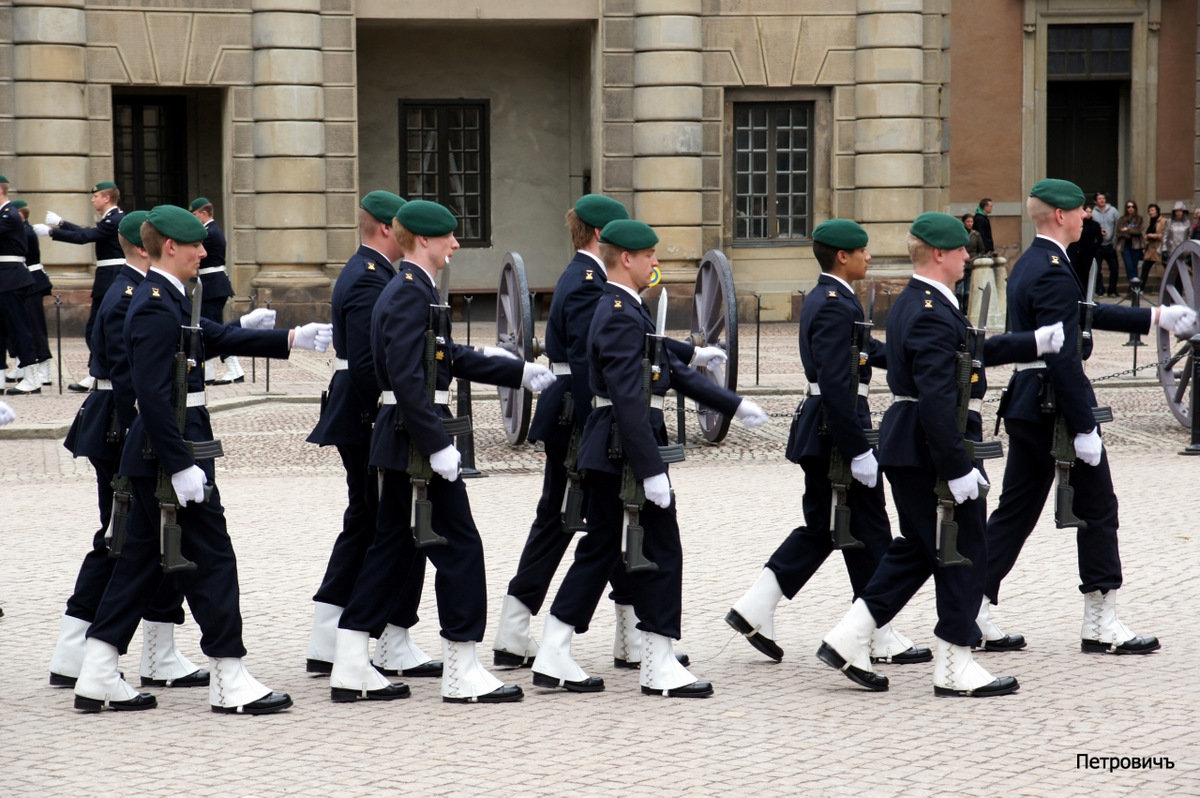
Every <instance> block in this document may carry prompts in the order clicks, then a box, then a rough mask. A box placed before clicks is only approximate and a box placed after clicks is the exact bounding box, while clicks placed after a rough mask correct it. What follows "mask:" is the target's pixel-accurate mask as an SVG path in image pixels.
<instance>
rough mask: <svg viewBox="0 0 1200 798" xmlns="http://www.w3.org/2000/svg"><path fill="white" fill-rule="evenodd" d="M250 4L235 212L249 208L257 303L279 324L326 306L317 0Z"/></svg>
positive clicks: (320, 312)
mask: <svg viewBox="0 0 1200 798" xmlns="http://www.w3.org/2000/svg"><path fill="white" fill-rule="evenodd" d="M251 8H252V10H253V16H252V22H251V42H252V45H253V47H254V88H253V95H252V117H253V120H254V121H253V152H254V194H252V195H249V196H247V197H246V198H245V199H251V198H252V200H251V201H252V205H253V207H252V208H251V209H248V210H247V209H245V208H239V209H238V212H239V215H243V214H246V213H247V212H248V213H251V214H252V222H251V226H252V227H253V229H254V234H253V242H254V260H255V262H256V263H257V264H258V266H259V272H258V274H257V275H256V276H255V277H254V279H253V281H252V285H253V287H254V290H255V292H256V293H257V294H258V298H259V304H263V303H264V302H265V301H268V300H269V301H271V302H272V303H273V305H274V306H275V307H277V308H278V309H279V326H285V325H291V324H295V323H298V322H303V321H311V320H313V319H316V318H324V317H325V316H327V315H328V307H327V303H328V301H329V290H330V281H329V278H328V276H327V275H326V273H325V270H324V267H325V262H326V260H327V247H326V241H327V237H326V204H325V189H326V182H325V161H324V156H325V151H326V148H325V125H324V122H323V119H324V116H325V99H324V89H323V88H322V84H323V82H324V76H325V71H324V66H323V58H322V53H321V45H322V29H321V0H252V3H251ZM243 201H245V200H243ZM242 221H245V218H244V216H243V219H242Z"/></svg>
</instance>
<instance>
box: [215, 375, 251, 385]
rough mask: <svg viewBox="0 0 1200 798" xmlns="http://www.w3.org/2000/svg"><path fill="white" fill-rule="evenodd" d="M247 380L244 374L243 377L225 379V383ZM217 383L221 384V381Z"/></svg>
mask: <svg viewBox="0 0 1200 798" xmlns="http://www.w3.org/2000/svg"><path fill="white" fill-rule="evenodd" d="M245 381H246V376H245V375H244V374H243V375H242V376H241V377H234V378H233V379H232V380H225V383H226V384H228V383H231V382H245ZM217 384H218V385H220V384H221V383H217Z"/></svg>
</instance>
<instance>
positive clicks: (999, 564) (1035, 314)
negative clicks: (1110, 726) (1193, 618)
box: [980, 179, 1196, 654]
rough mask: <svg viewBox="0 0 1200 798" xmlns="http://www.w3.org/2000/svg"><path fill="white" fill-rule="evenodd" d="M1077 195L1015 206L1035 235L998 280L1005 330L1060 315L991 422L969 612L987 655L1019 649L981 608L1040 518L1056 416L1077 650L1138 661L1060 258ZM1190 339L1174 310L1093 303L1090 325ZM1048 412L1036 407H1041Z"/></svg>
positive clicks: (1054, 184)
mask: <svg viewBox="0 0 1200 798" xmlns="http://www.w3.org/2000/svg"><path fill="white" fill-rule="evenodd" d="M1082 205H1083V192H1082V191H1081V190H1080V189H1079V187H1078V186H1076V185H1075V184H1074V183H1071V182H1070V181H1067V180H1056V179H1046V180H1041V181H1039V182H1038V183H1036V184H1034V186H1033V189H1032V191H1031V192H1030V195H1029V199H1028V200H1026V209H1027V210H1028V212H1029V217H1030V220H1031V221H1032V222H1033V226H1034V229H1036V230H1037V237H1036V238H1034V240H1033V242H1032V243H1031V244H1030V245H1029V248H1028V249H1026V250H1025V252H1024V253H1023V254H1022V255H1021V257H1020V258H1019V259H1018V260H1017V262H1016V264H1015V265H1014V266H1013V271H1012V275H1011V276H1010V277H1009V279H1008V320H1009V324H1010V326H1011V328H1012V330H1013V331H1014V332H1020V331H1022V330H1030V329H1033V328H1035V327H1036V326H1038V325H1041V324H1046V323H1047V321H1048V320H1050V319H1056V320H1062V321H1063V323H1064V326H1065V329H1066V343H1065V344H1064V345H1063V348H1062V351H1061V352H1059V353H1058V354H1057V355H1049V356H1046V357H1042V358H1039V359H1036V360H1032V361H1029V362H1026V363H1020V364H1018V365H1017V370H1016V371H1015V372H1014V373H1013V375H1012V379H1011V380H1010V381H1009V384H1008V389H1007V391H1006V396H1005V401H1004V402H1003V403H1002V405H1001V408H1000V411H999V415H1000V417H1001V418H1003V419H1004V426H1005V429H1006V430H1007V432H1008V441H1009V444H1008V462H1007V463H1006V465H1005V470H1004V486H1003V489H1002V492H1001V494H1000V501H999V504H998V505H997V507H996V509H995V511H994V512H993V513H992V515H991V517H990V518H989V519H988V525H987V547H988V557H989V560H988V569H987V584H986V587H985V597H984V601H983V604H982V605H981V610H980V626H981V628H982V629H983V633H984V645H985V647H986V648H988V649H991V650H1002V651H1003V650H1012V649H1019V648H1024V647H1025V639H1024V637H1023V636H1021V635H1005V634H1003V633H1002V632H1001V631H1000V630H999V628H998V627H997V626H996V624H995V623H994V622H993V621H992V620H991V617H990V616H991V610H990V605H991V604H996V603H998V602H999V598H1000V583H1001V582H1002V581H1003V580H1004V578H1005V577H1006V576H1007V575H1008V573H1009V571H1011V570H1012V568H1013V565H1014V564H1015V563H1016V561H1017V556H1018V555H1019V554H1020V552H1021V547H1022V546H1023V545H1024V543H1025V540H1026V539H1027V538H1028V537H1029V534H1030V533H1031V532H1032V531H1033V528H1034V526H1035V525H1036V524H1037V522H1038V519H1039V517H1040V516H1041V512H1042V507H1043V506H1044V505H1045V503H1046V496H1047V495H1048V493H1049V491H1050V486H1051V485H1052V484H1053V483H1054V479H1055V467H1054V457H1053V456H1052V454H1051V451H1052V445H1051V444H1052V442H1053V438H1054V429H1055V426H1056V423H1057V419H1058V418H1059V417H1060V416H1061V417H1062V418H1063V419H1064V420H1065V422H1066V427H1067V430H1068V432H1069V434H1071V435H1072V436H1073V442H1074V447H1075V455H1076V458H1077V459H1076V460H1075V462H1074V463H1073V465H1072V467H1071V477H1070V482H1071V486H1072V487H1074V489H1075V501H1074V507H1073V510H1074V513H1075V516H1076V517H1078V518H1079V519H1081V520H1082V521H1084V522H1085V523H1086V527H1080V528H1079V529H1078V531H1077V532H1076V543H1077V547H1078V550H1079V560H1078V565H1079V578H1080V585H1079V591H1080V592H1081V593H1083V599H1084V612H1083V626H1082V629H1081V635H1080V636H1081V643H1080V646H1081V648H1082V650H1083V651H1085V652H1089V653H1105V654H1147V653H1149V652H1151V651H1156V650H1158V648H1159V642H1158V639H1157V638H1155V637H1153V636H1144V637H1143V636H1138V635H1135V634H1134V633H1133V632H1132V631H1131V630H1130V629H1129V628H1128V627H1126V626H1125V624H1124V623H1122V622H1121V620H1120V619H1119V618H1118V617H1117V591H1118V589H1119V588H1120V587H1121V585H1122V581H1123V577H1122V571H1121V557H1120V553H1119V551H1118V544H1117V527H1118V519H1117V497H1116V493H1115V492H1114V490H1113V483H1112V475H1111V473H1110V472H1109V466H1108V455H1107V453H1106V451H1105V449H1104V443H1103V439H1102V438H1101V435H1100V426H1099V425H1098V424H1097V423H1096V419H1095V416H1094V413H1093V408H1094V407H1095V406H1096V395H1095V392H1094V391H1093V390H1092V384H1091V381H1090V380H1088V378H1087V376H1086V375H1085V374H1084V372H1083V360H1086V359H1087V358H1088V356H1089V355H1091V351H1092V343H1093V341H1092V339H1091V338H1090V337H1089V338H1087V339H1086V340H1083V341H1082V342H1081V340H1080V310H1079V305H1080V303H1081V302H1082V301H1083V298H1084V296H1083V291H1082V290H1081V288H1080V284H1079V282H1078V281H1077V280H1076V279H1075V275H1074V272H1073V269H1072V266H1071V263H1070V260H1069V259H1068V256H1067V250H1066V248H1067V246H1068V245H1069V244H1070V243H1071V242H1072V241H1074V240H1075V239H1076V238H1078V237H1079V233H1080V228H1081V226H1082V221H1083V210H1082V207H1081V206H1082ZM1156 326H1157V327H1160V328H1162V329H1163V330H1164V331H1167V332H1168V333H1170V334H1172V335H1174V336H1177V337H1187V336H1190V335H1191V334H1192V333H1193V332H1194V331H1195V327H1196V314H1195V312H1194V311H1193V310H1192V309H1191V308H1189V307H1187V306H1186V305H1163V306H1160V307H1153V308H1150V307H1141V308H1132V307H1124V306H1119V305H1105V304H1099V305H1097V306H1096V307H1095V308H1094V310H1093V316H1092V327H1093V328H1095V329H1100V330H1118V331H1121V332H1131V333H1139V334H1142V335H1144V334H1146V333H1147V332H1149V331H1150V330H1151V329H1152V328H1153V327H1156ZM1047 405H1050V406H1051V407H1053V408H1054V411H1053V412H1046V406H1047Z"/></svg>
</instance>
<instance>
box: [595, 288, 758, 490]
mask: <svg viewBox="0 0 1200 798" xmlns="http://www.w3.org/2000/svg"><path fill="white" fill-rule="evenodd" d="M653 334H654V322H653V320H651V318H650V311H649V310H647V309H646V306H645V304H644V303H642V302H638V301H637V299H635V298H634V297H633V296H631V295H630V294H629V292H627V291H625V290H624V289H623V288H621V287H619V286H616V285H608V284H606V285H605V286H604V295H603V296H602V297H601V298H600V301H599V302H597V303H596V314H595V316H593V317H592V326H591V328H590V330H589V331H588V364H589V367H590V375H591V377H590V379H591V388H592V393H593V394H594V395H596V396H601V397H605V398H608V399H611V400H612V404H611V405H609V406H607V407H601V408H598V409H597V410H594V411H593V412H592V413H591V414H590V415H589V416H588V420H587V425H586V426H585V427H584V429H583V439H582V441H581V442H580V444H579V467H580V468H581V469H587V470H590V471H605V472H608V473H611V474H619V473H620V472H621V465H622V463H621V461H620V460H619V459H618V460H613V459H610V458H609V456H608V443H609V436H610V434H611V429H612V425H613V424H614V423H615V424H616V425H617V430H618V435H619V437H620V440H621V448H622V451H623V453H624V455H625V457H627V458H628V459H629V462H630V464H631V465H632V466H633V475H634V476H635V477H636V478H638V479H645V478H646V477H652V476H654V475H655V474H662V473H665V472H666V470H667V466H666V464H665V463H663V461H662V457H661V456H660V455H659V453H658V447H659V446H660V445H664V444H666V442H667V429H666V426H665V425H664V424H663V413H662V411H661V410H657V409H655V408H652V407H650V406H649V405H648V404H647V402H646V397H645V396H644V394H643V393H642V358H643V356H644V354H645V352H646V336H647V335H653ZM662 360H663V362H662V363H661V364H660V371H659V373H658V375H657V377H656V378H655V379H653V381H652V382H651V383H650V390H651V392H652V393H654V394H655V395H658V396H663V395H665V394H666V392H667V391H668V390H669V389H671V388H675V389H676V390H678V391H679V392H681V393H682V394H683V395H684V396H687V397H689V398H691V399H695V400H696V401H698V402H700V403H701V404H703V405H705V406H706V407H710V408H712V409H713V410H716V411H718V412H720V413H724V414H725V415H729V416H732V415H733V414H734V413H735V412H736V411H737V407H738V405H739V404H740V403H741V398H740V397H739V396H738V395H737V394H736V393H734V392H733V391H729V390H726V389H725V388H721V387H719V386H717V385H714V384H713V383H712V382H711V381H710V380H708V379H707V378H706V377H705V376H704V375H702V374H700V372H698V371H695V370H693V369H690V368H688V367H687V366H685V365H684V364H683V362H682V361H681V360H680V359H679V357H678V356H677V355H676V354H675V353H674V352H673V351H672V350H671V349H670V347H665V346H664V347H663V357H662Z"/></svg>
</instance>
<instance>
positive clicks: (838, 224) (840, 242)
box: [812, 219, 867, 250]
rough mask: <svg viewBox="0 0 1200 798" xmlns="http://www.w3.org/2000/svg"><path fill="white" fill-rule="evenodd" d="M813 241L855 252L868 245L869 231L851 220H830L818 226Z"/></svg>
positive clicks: (814, 231)
mask: <svg viewBox="0 0 1200 798" xmlns="http://www.w3.org/2000/svg"><path fill="white" fill-rule="evenodd" d="M812 237H813V241H820V242H821V243H822V244H825V245H826V246H830V247H836V248H837V249H845V250H855V249H861V248H862V247H865V246H866V245H867V231H866V230H864V229H862V225H860V224H859V223H858V222H853V221H850V220H849V219H830V220H828V221H825V222H821V223H820V224H819V225H817V229H816V230H813V233H812Z"/></svg>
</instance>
